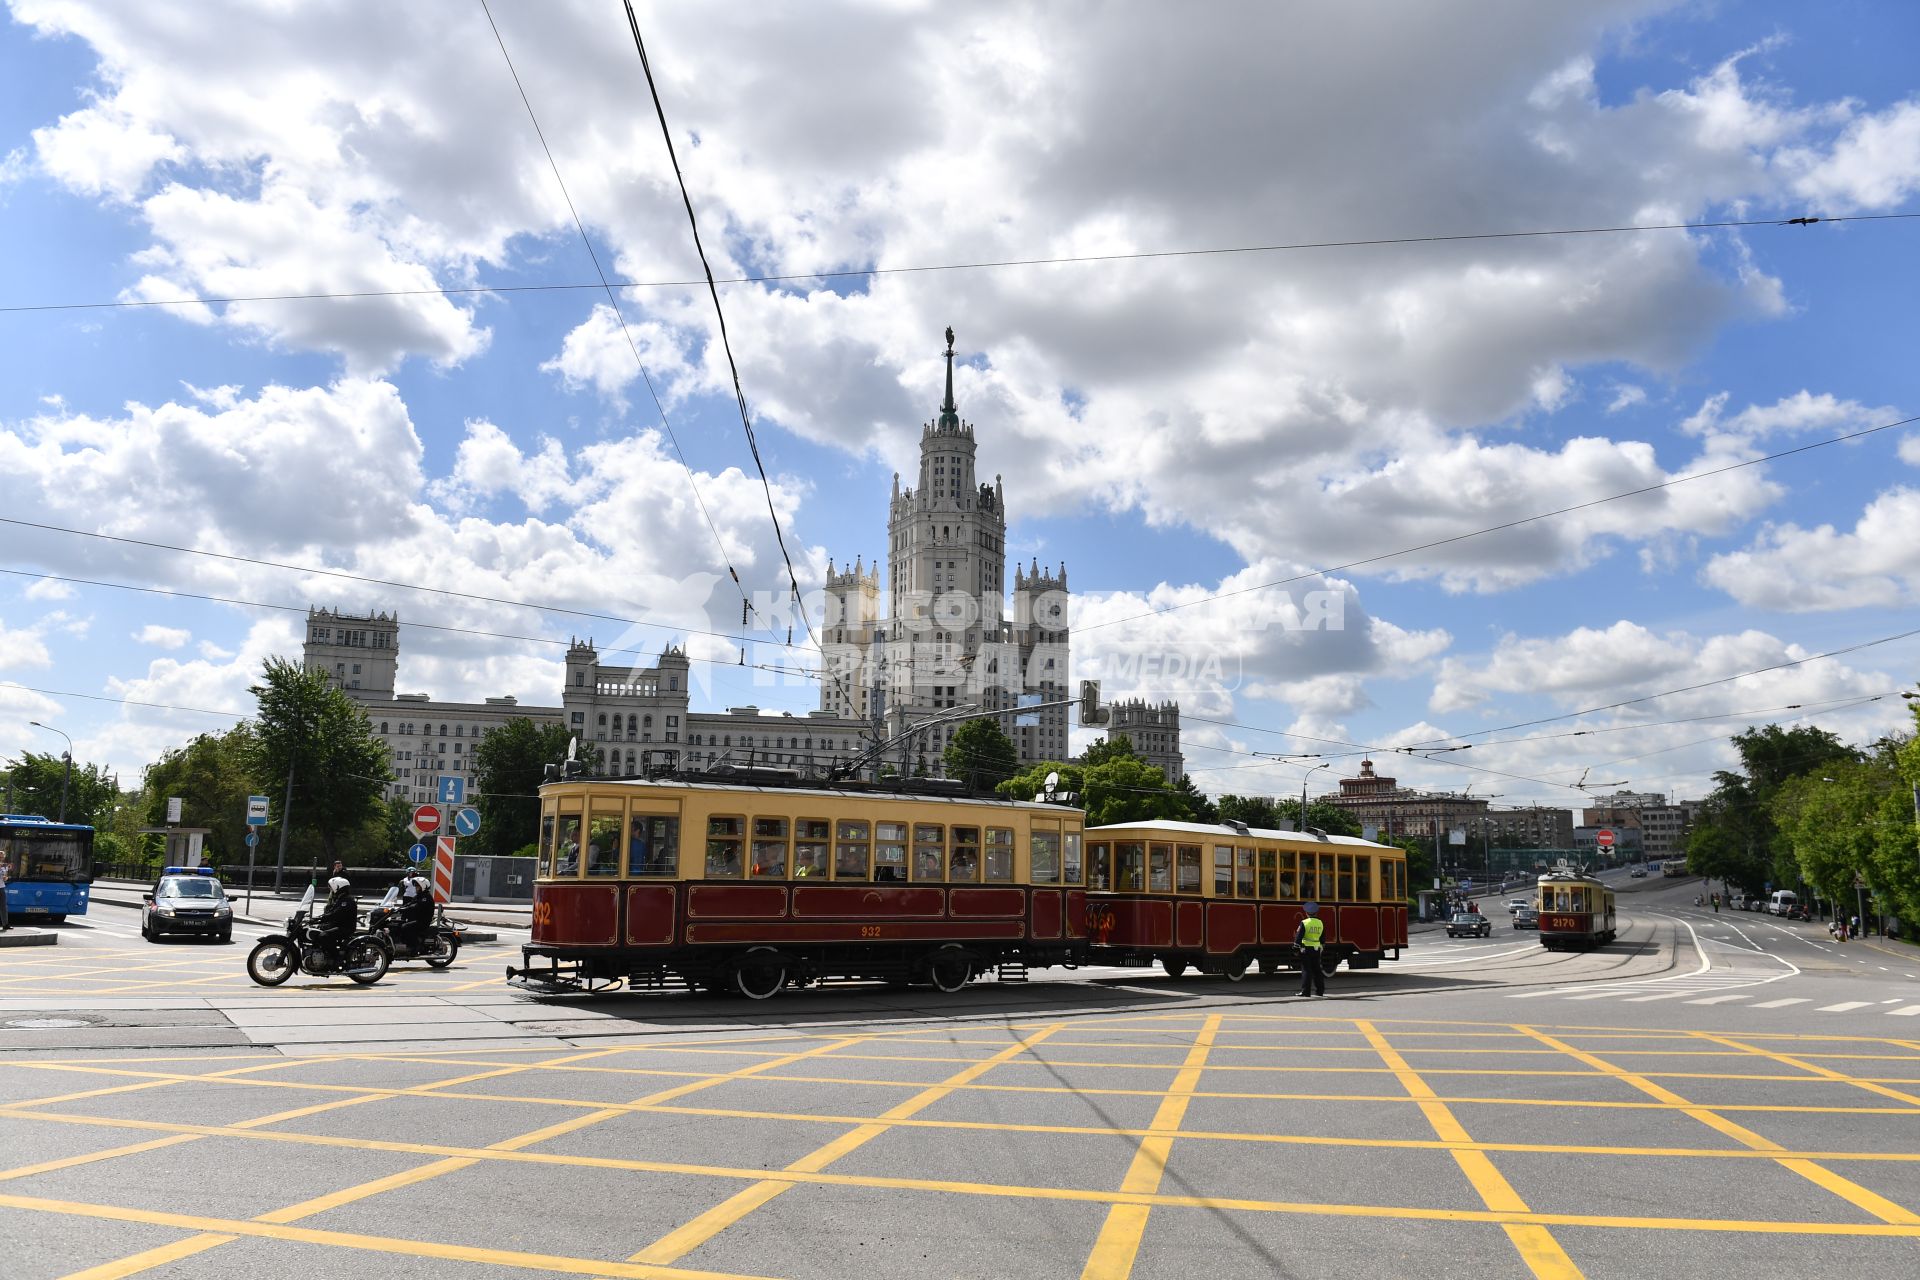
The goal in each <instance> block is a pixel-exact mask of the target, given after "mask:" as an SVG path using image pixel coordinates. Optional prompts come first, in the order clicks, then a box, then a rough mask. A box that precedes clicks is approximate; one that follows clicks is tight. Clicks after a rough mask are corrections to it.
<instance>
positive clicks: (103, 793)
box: [7, 751, 120, 827]
mask: <svg viewBox="0 0 1920 1280" xmlns="http://www.w3.org/2000/svg"><path fill="white" fill-rule="evenodd" d="M7 776H8V779H9V781H10V783H11V785H12V789H13V812H15V813H33V814H38V815H40V816H41V817H43V818H58V817H59V816H60V788H61V780H62V779H63V778H65V779H66V792H67V821H68V822H78V823H82V824H85V825H90V826H96V827H97V826H101V825H103V820H104V819H105V818H106V817H108V816H110V815H111V814H112V813H113V806H114V803H115V802H116V801H117V800H119V798H120V788H119V787H117V786H115V785H114V782H113V778H112V776H111V775H109V774H108V773H107V772H106V771H105V770H104V769H103V768H101V767H100V766H99V765H96V764H81V763H80V762H79V761H78V760H76V761H74V762H73V773H72V775H71V776H70V777H69V776H68V775H67V762H66V759H65V758H64V757H62V756H56V755H42V754H40V753H39V752H37V751H23V752H21V753H20V758H19V759H18V760H15V761H13V762H12V763H11V764H10V765H9V766H8V769H7Z"/></svg>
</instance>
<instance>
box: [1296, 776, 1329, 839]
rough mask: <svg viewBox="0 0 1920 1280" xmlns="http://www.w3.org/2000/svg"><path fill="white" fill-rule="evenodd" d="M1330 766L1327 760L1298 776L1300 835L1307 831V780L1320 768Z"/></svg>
mask: <svg viewBox="0 0 1920 1280" xmlns="http://www.w3.org/2000/svg"><path fill="white" fill-rule="evenodd" d="M1331 768H1333V761H1331V760H1329V761H1327V762H1326V763H1325V764H1317V765H1315V766H1313V768H1311V769H1309V770H1307V771H1306V772H1305V773H1304V774H1302V775H1301V776H1300V834H1302V835H1305V834H1306V831H1307V781H1308V780H1309V779H1310V778H1312V777H1313V775H1314V774H1316V773H1318V772H1319V771H1320V770H1322V769H1331Z"/></svg>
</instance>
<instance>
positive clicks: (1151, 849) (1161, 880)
mask: <svg viewBox="0 0 1920 1280" xmlns="http://www.w3.org/2000/svg"><path fill="white" fill-rule="evenodd" d="M1147 888H1149V889H1151V890H1152V891H1153V892H1155V893H1172V892H1173V846H1172V845H1170V844H1154V845H1148V846H1147Z"/></svg>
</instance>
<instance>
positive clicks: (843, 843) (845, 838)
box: [833, 818, 873, 880]
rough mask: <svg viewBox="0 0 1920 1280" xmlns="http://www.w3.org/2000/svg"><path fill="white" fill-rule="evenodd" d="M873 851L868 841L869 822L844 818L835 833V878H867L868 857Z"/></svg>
mask: <svg viewBox="0 0 1920 1280" xmlns="http://www.w3.org/2000/svg"><path fill="white" fill-rule="evenodd" d="M872 852H873V846H872V845H871V844H869V843H868V842H867V824H866V823H864V822H856V821H854V820H852V819H850V818H842V819H841V820H840V826H839V828H838V830H837V831H836V832H835V834H834V844H833V878H834V879H835V880H865V879H866V878H867V858H868V855H869V854H871V853H872Z"/></svg>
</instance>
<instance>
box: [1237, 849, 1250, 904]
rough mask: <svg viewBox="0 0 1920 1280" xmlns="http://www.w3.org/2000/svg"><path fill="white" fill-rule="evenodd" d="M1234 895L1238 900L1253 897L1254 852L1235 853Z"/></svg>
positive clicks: (1242, 851) (1239, 851)
mask: <svg viewBox="0 0 1920 1280" xmlns="http://www.w3.org/2000/svg"><path fill="white" fill-rule="evenodd" d="M1233 893H1234V896H1235V897H1237V898H1251V897H1252V896H1253V850H1251V849H1235V850H1234V851H1233Z"/></svg>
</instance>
